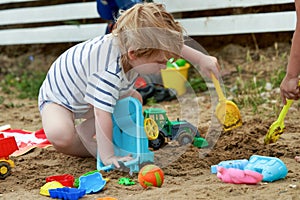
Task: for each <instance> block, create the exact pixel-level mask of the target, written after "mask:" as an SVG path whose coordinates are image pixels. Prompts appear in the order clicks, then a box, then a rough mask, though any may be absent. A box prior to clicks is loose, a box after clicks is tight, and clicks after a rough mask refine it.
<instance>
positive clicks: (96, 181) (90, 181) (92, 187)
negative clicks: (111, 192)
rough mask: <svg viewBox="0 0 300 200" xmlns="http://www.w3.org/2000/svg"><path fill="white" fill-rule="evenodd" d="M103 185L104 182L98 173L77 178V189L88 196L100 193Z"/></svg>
mask: <svg viewBox="0 0 300 200" xmlns="http://www.w3.org/2000/svg"><path fill="white" fill-rule="evenodd" d="M105 185H106V181H105V180H104V179H103V178H102V175H101V174H100V172H95V173H92V174H88V175H86V176H81V177H79V187H78V189H83V190H85V191H86V194H90V193H96V192H99V191H101V190H102V189H103V188H104V186H105Z"/></svg>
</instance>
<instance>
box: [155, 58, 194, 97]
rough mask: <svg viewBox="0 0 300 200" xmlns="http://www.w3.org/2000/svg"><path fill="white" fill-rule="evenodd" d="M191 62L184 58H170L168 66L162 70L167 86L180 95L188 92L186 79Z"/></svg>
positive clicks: (165, 85)
mask: <svg viewBox="0 0 300 200" xmlns="http://www.w3.org/2000/svg"><path fill="white" fill-rule="evenodd" d="M189 68H190V64H189V63H188V62H187V61H186V60H184V59H178V60H176V61H175V62H174V59H170V60H169V61H168V62H167V68H166V69H162V70H161V78H162V81H163V85H164V87H165V88H172V89H174V90H175V91H176V94H177V95H178V96H181V95H183V94H184V93H185V92H186V81H187V78H188V70H189ZM174 80H176V81H174Z"/></svg>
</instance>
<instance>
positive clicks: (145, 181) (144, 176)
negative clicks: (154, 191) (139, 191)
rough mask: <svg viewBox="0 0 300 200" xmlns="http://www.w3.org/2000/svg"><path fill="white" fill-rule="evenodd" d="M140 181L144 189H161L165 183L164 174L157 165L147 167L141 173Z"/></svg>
mask: <svg viewBox="0 0 300 200" xmlns="http://www.w3.org/2000/svg"><path fill="white" fill-rule="evenodd" d="M138 181H139V183H140V184H141V186H142V187H143V188H147V187H150V186H153V187H161V186H162V184H163V182H164V172H163V171H162V169H161V168H159V167H158V166H156V165H145V166H144V167H143V168H142V169H141V170H140V172H139V175H138Z"/></svg>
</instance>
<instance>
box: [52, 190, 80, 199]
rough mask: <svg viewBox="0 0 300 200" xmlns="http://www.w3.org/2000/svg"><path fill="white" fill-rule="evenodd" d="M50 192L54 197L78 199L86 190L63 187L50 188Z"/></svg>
mask: <svg viewBox="0 0 300 200" xmlns="http://www.w3.org/2000/svg"><path fill="white" fill-rule="evenodd" d="M49 194H50V197H51V198H53V199H64V200H78V199H80V198H81V197H83V196H84V195H85V190H82V189H77V188H69V187H63V188H56V189H49Z"/></svg>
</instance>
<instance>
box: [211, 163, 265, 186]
mask: <svg viewBox="0 0 300 200" xmlns="http://www.w3.org/2000/svg"><path fill="white" fill-rule="evenodd" d="M217 177H218V178H219V179H220V180H221V181H223V182H224V183H234V184H243V183H244V184H257V183H259V182H260V181H261V180H262V179H263V175H262V174H260V173H258V172H255V171H252V170H240V169H235V168H228V169H226V168H224V167H218V173H217Z"/></svg>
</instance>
